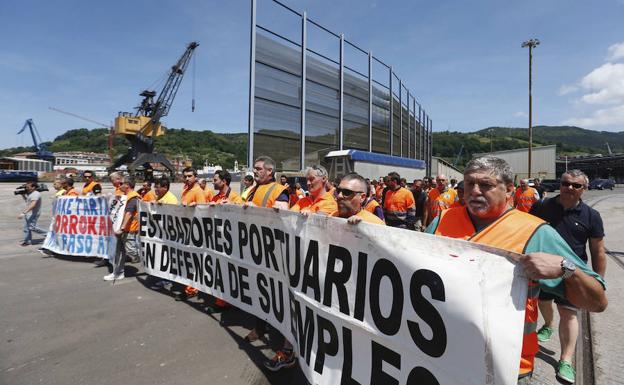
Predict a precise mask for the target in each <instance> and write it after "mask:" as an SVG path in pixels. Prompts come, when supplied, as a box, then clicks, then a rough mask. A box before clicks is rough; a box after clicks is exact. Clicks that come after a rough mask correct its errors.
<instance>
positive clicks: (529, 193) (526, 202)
mask: <svg viewBox="0 0 624 385" xmlns="http://www.w3.org/2000/svg"><path fill="white" fill-rule="evenodd" d="M535 202H537V191H536V190H535V189H534V188H533V187H527V189H526V191H522V188H517V189H516V192H515V194H514V205H515V206H516V208H517V209H518V210H520V211H524V212H525V213H528V212H529V211H530V210H531V207H532V206H533V204H534V203H535Z"/></svg>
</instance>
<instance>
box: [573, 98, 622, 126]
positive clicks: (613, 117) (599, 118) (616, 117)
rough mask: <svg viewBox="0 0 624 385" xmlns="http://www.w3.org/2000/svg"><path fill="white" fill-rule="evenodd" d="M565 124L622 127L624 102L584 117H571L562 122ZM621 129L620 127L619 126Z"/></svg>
mask: <svg viewBox="0 0 624 385" xmlns="http://www.w3.org/2000/svg"><path fill="white" fill-rule="evenodd" d="M563 123H564V124H567V125H573V126H579V127H590V128H591V127H605V126H619V127H624V104H622V105H620V106H616V107H610V108H605V109H600V110H597V111H595V112H594V113H593V114H592V115H591V116H589V117H585V118H572V119H568V120H566V121H564V122H563ZM620 130H621V128H620Z"/></svg>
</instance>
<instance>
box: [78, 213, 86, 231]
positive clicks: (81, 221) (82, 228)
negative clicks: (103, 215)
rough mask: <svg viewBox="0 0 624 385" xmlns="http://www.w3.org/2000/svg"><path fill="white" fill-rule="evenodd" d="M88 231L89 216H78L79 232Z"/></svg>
mask: <svg viewBox="0 0 624 385" xmlns="http://www.w3.org/2000/svg"><path fill="white" fill-rule="evenodd" d="M86 232H87V217H85V216H80V217H79V218H78V233H79V234H85V233H86Z"/></svg>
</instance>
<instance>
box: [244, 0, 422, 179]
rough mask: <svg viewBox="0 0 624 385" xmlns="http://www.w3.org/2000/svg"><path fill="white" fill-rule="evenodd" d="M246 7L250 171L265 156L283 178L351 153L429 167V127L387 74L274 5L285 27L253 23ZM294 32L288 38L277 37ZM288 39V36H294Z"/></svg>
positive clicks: (361, 53) (302, 17)
mask: <svg viewBox="0 0 624 385" xmlns="http://www.w3.org/2000/svg"><path fill="white" fill-rule="evenodd" d="M257 4H258V1H257V0H252V17H251V19H252V20H251V23H252V28H251V63H250V92H249V93H250V100H249V152H248V154H249V165H251V164H252V162H253V159H255V158H256V157H258V156H260V155H269V156H271V157H272V158H274V159H275V160H276V162H277V168H278V170H281V171H299V170H301V169H303V168H304V167H306V166H309V165H312V164H322V163H323V158H324V157H325V155H326V154H327V153H328V152H330V151H334V150H342V149H357V150H364V151H371V152H376V153H381V154H389V155H395V156H400V157H404V158H411V159H422V160H425V161H426V163H427V164H428V165H429V164H430V159H431V119H430V118H429V116H428V115H427V113H426V112H425V110H424V109H423V108H422V107H421V105H420V104H419V103H418V101H417V100H416V98H415V96H414V95H413V94H412V93H411V92H410V90H409V89H408V88H407V87H406V86H405V85H404V84H403V82H402V81H401V79H400V78H399V77H398V76H397V74H396V73H395V72H394V71H393V70H392V67H391V66H389V65H387V64H385V63H384V62H383V61H381V60H380V59H379V58H377V57H375V56H374V55H373V54H372V53H371V52H370V51H365V50H363V49H362V48H360V47H358V46H357V45H355V44H353V43H352V42H350V41H348V40H347V39H345V38H344V35H342V34H337V33H334V32H332V31H330V30H328V29H326V28H325V27H323V26H321V25H320V24H318V23H316V22H315V21H313V20H311V19H309V18H308V17H307V15H306V13H305V12H304V13H299V12H297V11H295V10H293V9H291V8H289V7H287V6H286V5H284V4H282V3H280V2H278V1H275V0H266V1H262V5H263V7H265V6H266V7H277V8H279V10H280V11H281V12H282V14H283V15H282V16H283V20H284V21H283V22H280V21H279V20H278V19H277V18H275V17H273V16H271V17H268V18H267V19H268V20H267V21H266V22H262V23H259V22H258V20H257V12H258V7H257ZM286 24H290V25H291V26H294V28H291V30H290V33H286V32H282V31H279V30H280V28H282V27H283V26H284V25H286ZM293 31H294V32H293Z"/></svg>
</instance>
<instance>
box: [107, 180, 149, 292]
mask: <svg viewBox="0 0 624 385" xmlns="http://www.w3.org/2000/svg"><path fill="white" fill-rule="evenodd" d="M120 189H121V191H122V192H123V193H124V194H125V195H126V199H127V201H126V206H125V209H124V215H123V221H122V223H121V229H119V230H116V231H115V235H116V236H117V248H116V250H115V260H114V261H113V264H112V265H113V272H112V273H110V274H108V275H105V276H104V278H103V279H104V280H105V281H116V280H119V279H124V278H125V274H124V268H125V265H126V258H128V257H130V259H131V260H132V261H138V259H139V251H138V247H137V233H138V232H139V220H138V215H139V206H138V205H139V201H140V200H141V198H140V195H139V194H138V193H137V192H136V191H134V179H132V178H131V177H125V178H124V179H123V183H122V185H121V187H120Z"/></svg>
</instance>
